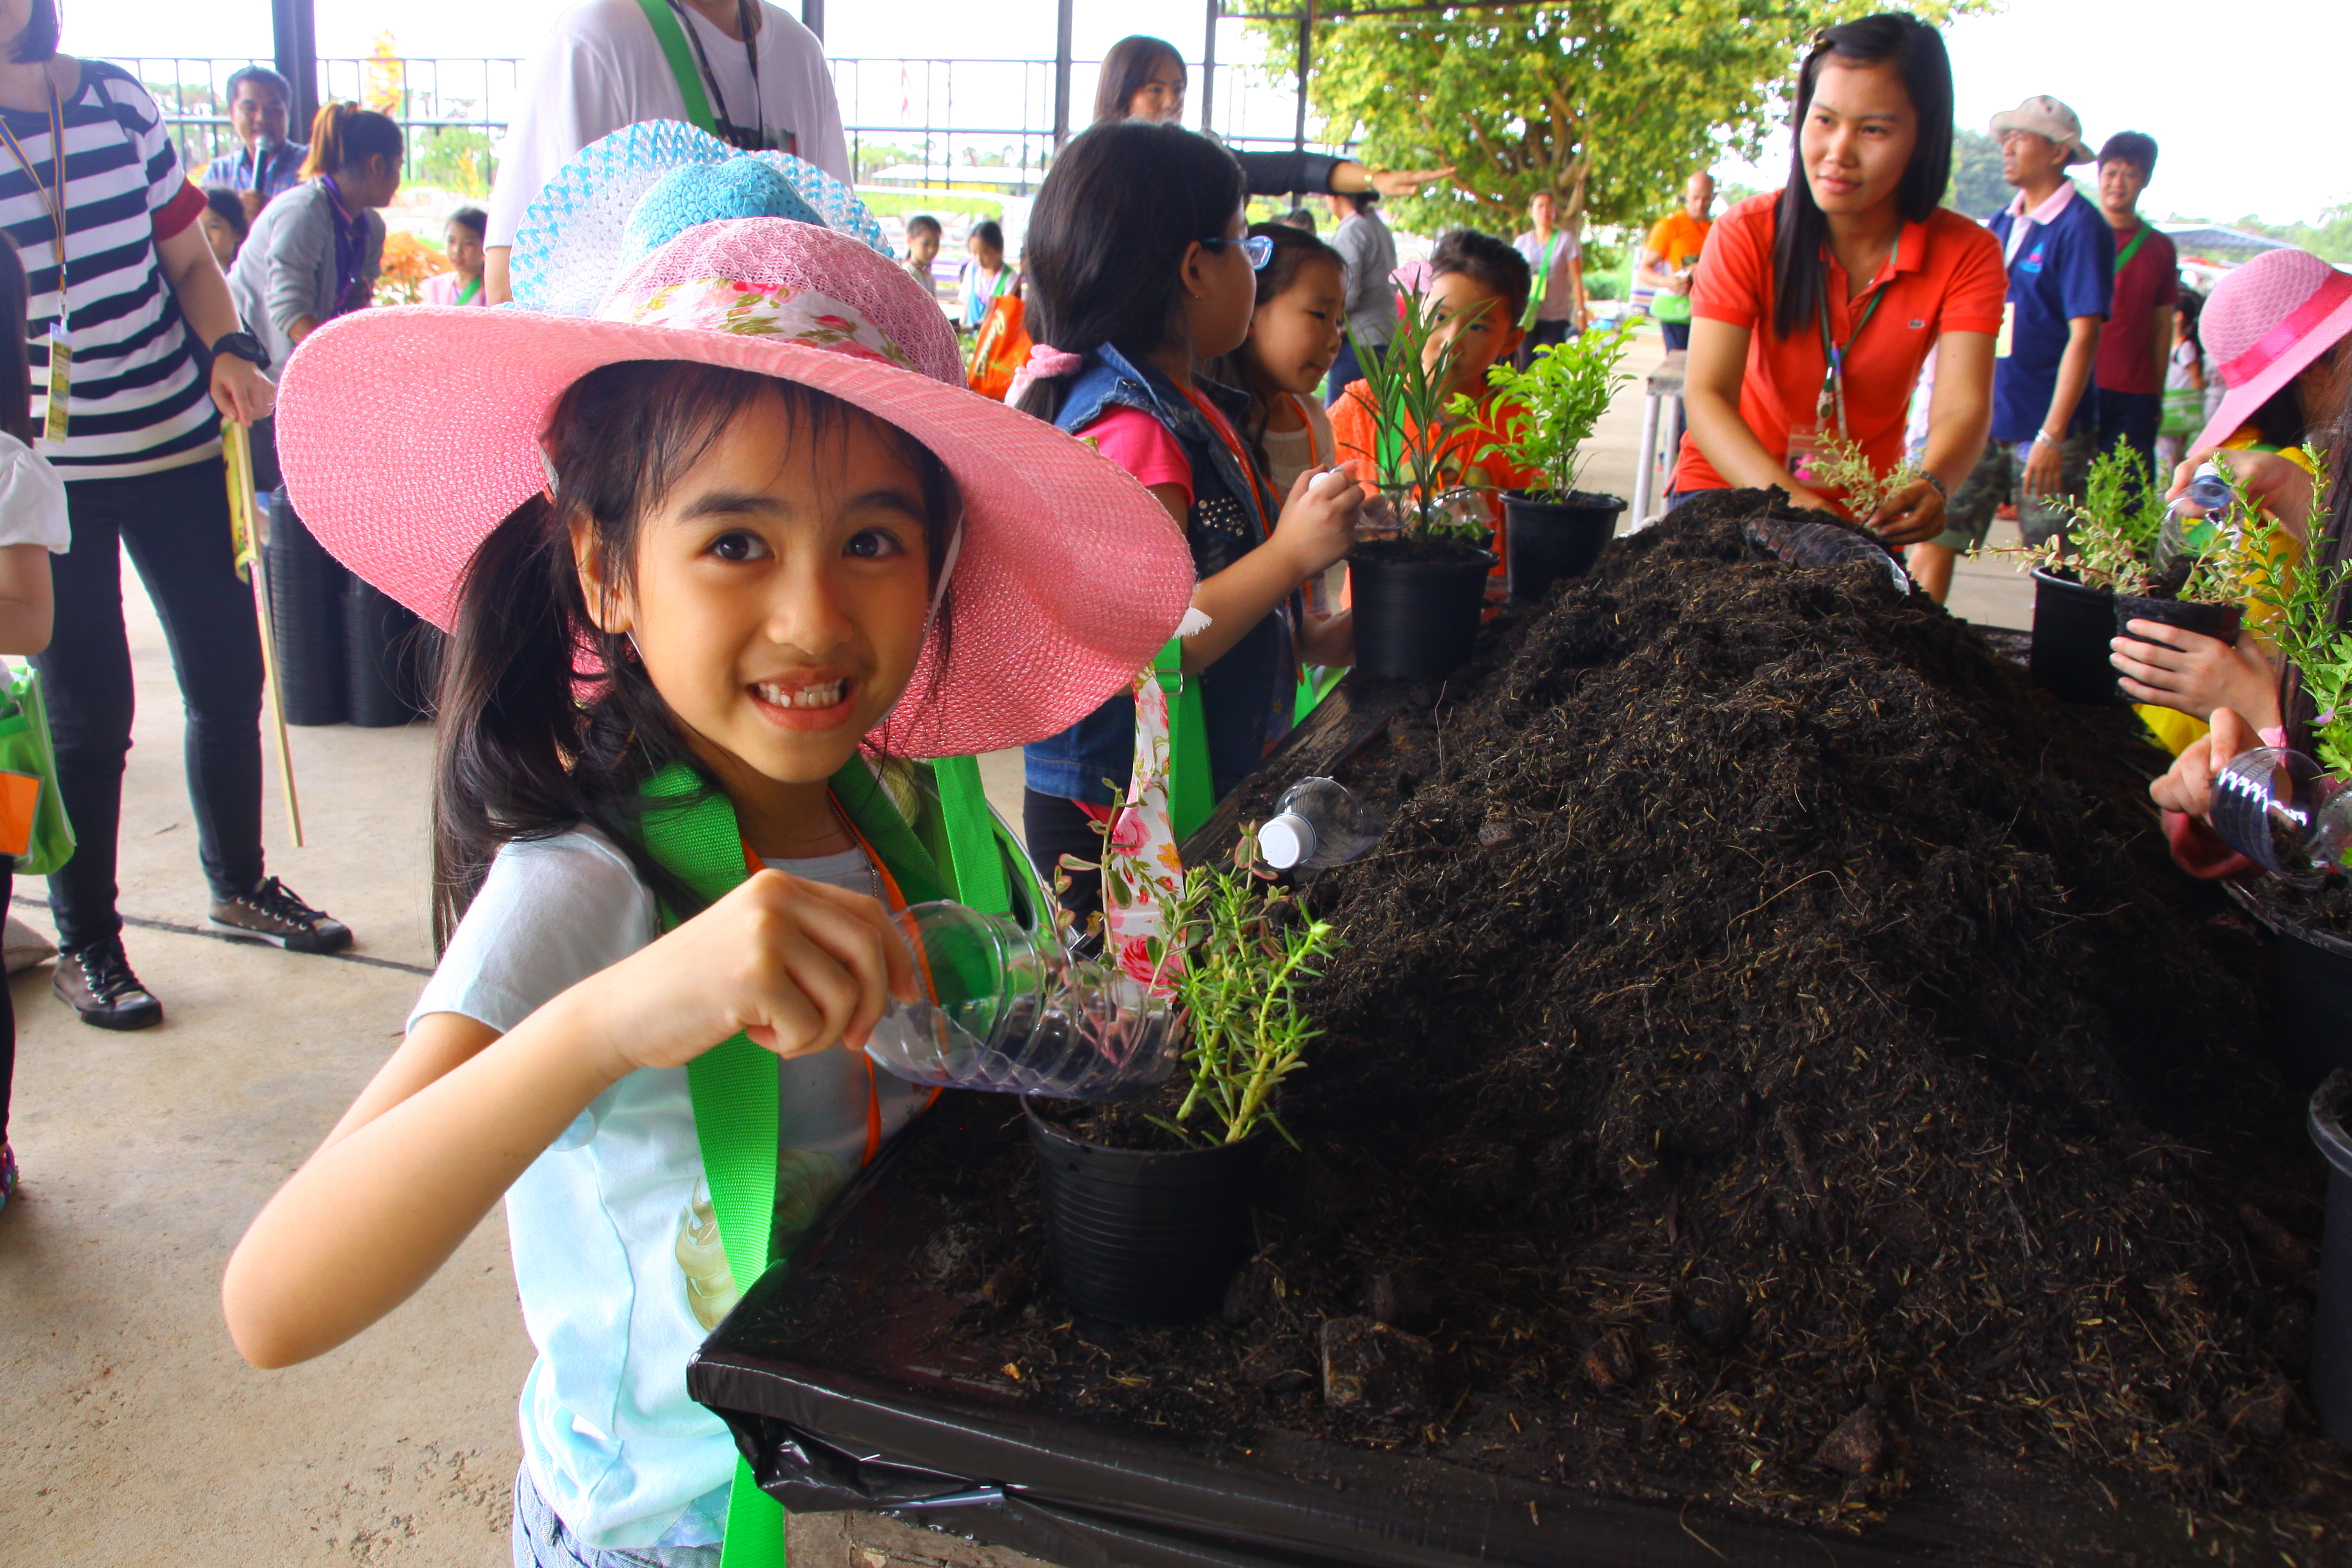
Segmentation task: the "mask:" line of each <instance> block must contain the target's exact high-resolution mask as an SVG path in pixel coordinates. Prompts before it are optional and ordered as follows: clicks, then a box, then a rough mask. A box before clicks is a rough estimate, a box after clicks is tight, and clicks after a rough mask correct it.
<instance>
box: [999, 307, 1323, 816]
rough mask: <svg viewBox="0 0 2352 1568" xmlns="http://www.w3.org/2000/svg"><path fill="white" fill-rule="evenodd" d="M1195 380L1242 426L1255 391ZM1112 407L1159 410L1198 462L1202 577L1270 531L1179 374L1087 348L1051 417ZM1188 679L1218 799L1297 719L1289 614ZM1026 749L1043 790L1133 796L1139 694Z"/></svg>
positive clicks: (1080, 796)
mask: <svg viewBox="0 0 2352 1568" xmlns="http://www.w3.org/2000/svg"><path fill="white" fill-rule="evenodd" d="M1193 385H1194V386H1195V387H1196V388H1197V389H1198V390H1199V392H1200V394H1201V396H1202V397H1204V398H1205V399H1207V400H1208V401H1209V402H1211V403H1212V404H1214V405H1215V406H1216V408H1217V410H1218V412H1220V413H1222V414H1224V415H1225V416H1226V418H1227V419H1228V420H1230V421H1231V422H1232V424H1233V426H1234V428H1235V429H1237V430H1238V429H1239V428H1241V423H1242V420H1243V419H1244V418H1245V417H1246V415H1247V412H1248V407H1249V400H1248V398H1247V397H1245V396H1244V395H1243V394H1241V393H1239V392H1235V391H1232V390H1231V389H1229V388H1226V387H1221V386H1217V385H1214V384H1213V383H1210V382H1206V381H1195V382H1194V383H1193ZM1113 408H1135V409H1141V410H1142V411H1143V412H1144V413H1146V414H1149V415H1150V416H1151V417H1152V418H1154V419H1156V420H1158V421H1159V422H1160V424H1161V425H1163V426H1164V427H1166V429H1167V431H1168V433H1169V434H1170V435H1172V436H1174V437H1175V438H1176V444H1177V446H1178V447H1179V448H1181V449H1182V451H1183V453H1184V457H1185V460H1186V461H1187V462H1188V463H1190V464H1191V465H1192V488H1193V499H1192V510H1191V511H1190V512H1188V513H1186V514H1185V518H1184V535H1185V539H1186V541H1187V542H1188V543H1189V544H1190V545H1191V546H1192V569H1193V574H1194V575H1195V576H1196V577H1213V576H1215V575H1216V574H1217V573H1219V572H1221V571H1223V570H1225V568H1227V567H1229V566H1231V565H1232V564H1233V563H1234V562H1236V561H1238V560H1240V559H1241V558H1242V557H1243V556H1245V555H1247V554H1249V553H1250V552H1251V551H1252V550H1255V549H1256V548H1257V547H1258V546H1259V545H1260V544H1261V543H1263V542H1264V540H1265V537H1266V534H1267V532H1268V531H1269V528H1270V524H1271V519H1268V518H1266V517H1265V515H1264V509H1263V508H1262V507H1261V506H1260V505H1259V501H1258V493H1257V489H1256V487H1255V486H1254V485H1252V484H1251V482H1250V478H1249V476H1248V475H1247V474H1245V473H1244V472H1243V471H1242V468H1241V465H1240V463H1239V462H1237V461H1236V460H1235V458H1234V455H1233V451H1232V449H1231V448H1230V447H1228V446H1227V445H1226V444H1225V442H1224V441H1223V440H1222V439H1221V438H1220V437H1219V436H1218V434H1217V432H1216V431H1215V430H1214V429H1212V428H1211V427H1210V425H1209V422H1208V421H1207V420H1206V419H1204V418H1202V417H1201V414H1200V411H1199V410H1198V409H1196V408H1194V407H1193V406H1192V404H1191V402H1190V401H1189V400H1188V399H1186V397H1185V396H1184V394H1183V393H1182V392H1181V391H1179V390H1177V387H1176V384H1175V383H1174V382H1172V381H1170V380H1169V379H1168V378H1167V377H1166V376H1165V375H1163V374H1161V373H1160V372H1159V371H1158V370H1155V369H1153V368H1152V367H1151V366H1149V365H1137V364H1135V363H1134V362H1132V361H1130V360H1129V359H1128V358H1127V357H1126V356H1125V355H1123V354H1121V353H1120V352H1119V351H1118V350H1117V349H1115V348H1112V347H1109V346H1108V345H1105V346H1104V347H1102V348H1099V349H1096V350H1095V351H1094V352H1093V353H1091V354H1089V355H1087V356H1086V362H1085V364H1084V365H1083V366H1082V367H1081V368H1080V369H1079V372H1078V376H1077V380H1076V382H1075V384H1073V385H1072V386H1071V388H1070V395H1069V399H1068V401H1066V402H1065V403H1063V405H1062V412H1061V417H1060V418H1058V419H1057V420H1055V421H1054V422H1055V423H1056V424H1057V425H1059V426H1060V427H1061V428H1062V429H1064V430H1067V431H1071V432H1073V433H1074V432H1077V431H1080V430H1083V429H1085V428H1086V427H1087V426H1088V425H1090V424H1092V423H1094V422H1095V421H1096V420H1097V419H1100V418H1101V417H1102V416H1103V415H1104V414H1105V413H1107V412H1109V411H1110V410H1111V409H1113ZM1188 679H1190V680H1193V681H1196V682H1198V683H1199V690H1200V694H1201V711H1202V716H1203V719H1204V720H1205V723H1206V726H1207V729H1208V738H1209V782H1210V787H1211V788H1212V789H1214V790H1215V792H1216V794H1217V797H1218V798H1219V799H1220V800H1221V799H1223V798H1224V797H1225V796H1226V795H1227V794H1229V793H1231V792H1232V790H1233V787H1234V786H1235V785H1237V784H1239V783H1240V782H1241V781H1242V780H1243V779H1245V778H1247V777H1248V776H1249V775H1250V773H1251V772H1252V771H1253V770H1255V769H1256V767H1257V765H1258V764H1259V763H1260V762H1261V761H1263V760H1264V759H1265V755H1266V752H1267V751H1268V749H1269V748H1271V747H1272V746H1273V744H1274V743H1275V742H1276V741H1277V740H1280V739H1281V738H1282V736H1283V734H1284V733H1285V732H1286V731H1287V730H1288V729H1289V727H1290V716H1291V702H1292V698H1293V696H1294V694H1295V691H1296V684H1297V671H1296V667H1295V665H1294V663H1293V656H1292V653H1291V641H1290V623H1289V620H1288V619H1287V617H1286V616H1285V615H1284V614H1283V612H1282V611H1281V610H1280V609H1277V610H1275V611H1274V612H1273V613H1272V614H1270V615H1268V616H1267V617H1266V618H1265V619H1264V620H1262V621H1260V622H1258V624H1257V625H1255V626H1253V627H1251V628H1250V629H1249V630H1248V631H1247V632H1246V633H1244V634H1243V636H1242V638H1241V640H1240V641H1239V642H1237V643H1235V644H1234V645H1233V647H1232V648H1231V649H1229V650H1227V652H1226V654H1225V656H1224V657H1223V658H1221V659H1219V660H1218V661H1217V662H1216V663H1215V664H1212V665H1210V666H1209V667H1208V668H1207V669H1205V670H1202V671H1200V672H1199V673H1198V674H1195V675H1192V676H1190V677H1188ZM1024 757H1025V767H1024V771H1025V773H1026V775H1027V778H1028V783H1029V787H1030V788H1031V789H1033V790H1036V791H1037V792H1038V793H1040V794H1043V795H1056V796H1059V797H1061V798H1062V799H1064V800H1078V801H1084V802H1086V803H1088V804H1090V805H1097V806H1108V805H1112V804H1114V803H1115V802H1116V801H1117V800H1119V799H1120V798H1122V797H1123V796H1124V794H1125V792H1126V789H1127V781H1128V777H1129V775H1130V773H1131V772H1132V770H1133V768H1134V764H1135V699H1134V698H1133V697H1132V696H1130V695H1129V694H1128V693H1126V692H1121V693H1119V694H1118V695H1117V696H1115V697H1113V698H1111V699H1110V700H1109V701H1108V702H1105V703H1104V704H1103V705H1102V706H1101V707H1099V708H1097V709H1095V710H1094V711H1093V712H1092V713H1090V714H1088V715H1087V716H1086V717H1085V718H1083V719H1080V720H1079V721H1078V722H1077V723H1076V724H1073V725H1072V726H1070V728H1068V729H1066V730H1064V731H1062V733H1060V734H1059V735H1055V736H1051V737H1049V738H1048V739H1045V740H1040V741H1031V742H1030V743H1029V745H1028V746H1027V747H1026V748H1024ZM1106 780H1107V781H1108V782H1107V783H1106V782H1105V781H1106Z"/></svg>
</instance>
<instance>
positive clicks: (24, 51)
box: [8, 0, 57, 65]
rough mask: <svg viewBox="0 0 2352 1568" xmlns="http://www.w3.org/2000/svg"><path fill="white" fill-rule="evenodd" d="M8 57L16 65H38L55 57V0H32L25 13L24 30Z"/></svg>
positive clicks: (17, 37) (17, 36) (18, 35)
mask: <svg viewBox="0 0 2352 1568" xmlns="http://www.w3.org/2000/svg"><path fill="white" fill-rule="evenodd" d="M8 58H9V59H11V60H14V61H15V62H16V63H17V64H18V65H39V64H41V63H42V62H43V61H44V60H54V59H56V58H57V0H33V3H32V6H31V8H30V9H29V10H28V11H27V12H26V13H25V25H24V31H23V32H21V33H18V34H17V35H16V45H15V47H14V48H12V49H10V50H9V51H8Z"/></svg>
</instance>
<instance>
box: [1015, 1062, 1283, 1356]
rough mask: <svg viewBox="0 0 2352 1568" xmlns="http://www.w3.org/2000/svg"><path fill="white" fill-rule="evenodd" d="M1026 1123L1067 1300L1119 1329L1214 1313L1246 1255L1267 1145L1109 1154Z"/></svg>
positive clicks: (1031, 1109)
mask: <svg viewBox="0 0 2352 1568" xmlns="http://www.w3.org/2000/svg"><path fill="white" fill-rule="evenodd" d="M1024 1108H1025V1109H1026V1110H1027V1111H1028V1122H1029V1142H1030V1143H1031V1144H1032V1145H1033V1146H1034V1147H1035V1148H1036V1150H1037V1162H1038V1168H1039V1170H1040V1172H1041V1173H1042V1175H1043V1178H1044V1181H1043V1185H1044V1193H1045V1244H1046V1256H1047V1259H1048V1261H1049V1263H1050V1265H1051V1267H1052V1269H1053V1278H1054V1286H1055V1288H1056V1289H1058V1290H1059V1291H1060V1292H1061V1294H1062V1299H1063V1300H1065V1301H1067V1302H1068V1303H1069V1304H1070V1305H1071V1306H1073V1307H1076V1308H1077V1309H1078V1310H1079V1311H1080V1312H1083V1313H1085V1314H1087V1315H1088V1316H1089V1317H1098V1318H1108V1319H1110V1320H1111V1321H1113V1322H1116V1323H1190V1322H1192V1321H1194V1320H1195V1319H1198V1318H1204V1317H1207V1316H1208V1315H1209V1314H1210V1313H1211V1312H1214V1311H1216V1310H1217V1307H1218V1304H1219V1303H1220V1302H1221V1301H1223V1299H1224V1296H1225V1282H1226V1281H1227V1280H1228V1279H1230V1278H1231V1277H1232V1275H1233V1271H1234V1270H1235V1269H1236V1268H1238V1267H1240V1266H1241V1261H1242V1259H1243V1258H1245V1257H1247V1256H1248V1255H1249V1250H1250V1195H1251V1193H1252V1192H1254V1191H1255V1190H1256V1186H1257V1179H1258V1166H1259V1161H1260V1156H1261V1155H1262V1154H1263V1152H1264V1147H1263V1145H1264V1140H1263V1139H1260V1138H1249V1139H1245V1140H1243V1141H1242V1142H1240V1143H1231V1144H1220V1145H1218V1146H1217V1147H1215V1148H1208V1149H1181V1150H1158V1149H1113V1148H1109V1147H1106V1146H1105V1145H1103V1144H1099V1143H1087V1142H1085V1141H1084V1140H1082V1139H1078V1138H1073V1137H1071V1136H1070V1135H1069V1134H1068V1133H1066V1132H1064V1131H1062V1130H1061V1129H1060V1128H1058V1127H1056V1126H1054V1125H1053V1124H1052V1123H1051V1122H1048V1121H1046V1120H1045V1119H1044V1118H1043V1117H1041V1116H1039V1115H1038V1114H1037V1110H1036V1107H1035V1106H1034V1105H1026V1106H1025V1107H1024Z"/></svg>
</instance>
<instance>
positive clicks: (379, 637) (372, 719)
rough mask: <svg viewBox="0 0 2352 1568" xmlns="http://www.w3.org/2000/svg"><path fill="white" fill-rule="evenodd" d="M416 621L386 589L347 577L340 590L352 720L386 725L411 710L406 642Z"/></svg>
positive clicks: (409, 657) (369, 726) (412, 676)
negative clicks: (382, 589)
mask: <svg viewBox="0 0 2352 1568" xmlns="http://www.w3.org/2000/svg"><path fill="white" fill-rule="evenodd" d="M416 625H417V618H416V616H415V615H414V614H413V613H411V612H410V611H408V610H407V609H405V608H403V607H402V606H401V604H400V603H399V602H398V601H397V600H395V599H393V598H392V597H391V596H390V595H388V594H386V593H384V592H382V591H381V590H379V589H377V588H374V587H372V586H370V585H369V584H368V583H366V582H364V581H362V580H361V579H359V578H357V577H354V578H352V579H351V583H350V586H349V587H348V588H346V589H345V590H344V595H343V662H344V673H345V675H346V676H347V677H348V678H349V680H350V683H351V722H352V723H353V724H355V725H358V726H360V727H361V728H363V729H390V728H393V727H395V726H397V725H402V724H406V723H407V722H408V721H409V720H411V719H413V718H415V717H416V716H417V703H416V700H415V698H416V692H415V673H414V671H413V669H412V668H411V662H412V655H411V654H410V652H409V648H408V639H409V638H410V637H411V636H412V635H413V634H414V632H415V630H416Z"/></svg>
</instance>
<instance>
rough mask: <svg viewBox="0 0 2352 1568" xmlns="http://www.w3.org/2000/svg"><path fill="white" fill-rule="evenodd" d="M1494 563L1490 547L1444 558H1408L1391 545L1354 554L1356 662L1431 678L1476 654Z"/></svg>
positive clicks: (1372, 671)
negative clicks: (1431, 559)
mask: <svg viewBox="0 0 2352 1568" xmlns="http://www.w3.org/2000/svg"><path fill="white" fill-rule="evenodd" d="M1391 548H1392V549H1393V547H1391ZM1494 564H1495V558H1494V553H1493V552H1492V551H1489V550H1478V551H1475V552H1470V553H1467V554H1465V555H1464V556H1463V557H1462V558H1460V559H1456V560H1436V561H1416V560H1411V559H1406V558H1401V557H1400V556H1399V555H1397V554H1392V553H1391V550H1390V549H1382V550H1378V551H1366V550H1358V551H1356V552H1354V553H1353V554H1351V555H1350V556H1349V557H1348V581H1349V584H1350V589H1351V592H1352V593H1353V594H1354V596H1355V609H1356V668H1357V669H1359V670H1362V671H1364V672H1365V673H1366V674H1368V675H1381V676H1386V677H1388V678H1390V679H1393V680H1407V681H1426V680H1435V679H1436V678H1437V677H1438V676H1441V675H1450V674H1452V673H1453V672H1454V671H1455V670H1457V669H1459V668H1461V667H1462V665H1464V664H1465V663H1467V662H1469V658H1470V650H1471V649H1472V648H1473V647H1475V646H1476V645H1477V642H1478V618H1479V615H1480V613H1481V612H1482V611H1483V610H1484V609H1485V608H1486V578H1487V574H1488V573H1489V572H1491V571H1493V570H1494Z"/></svg>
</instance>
